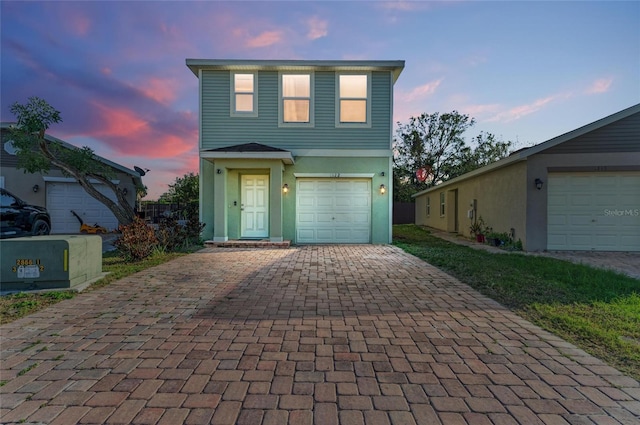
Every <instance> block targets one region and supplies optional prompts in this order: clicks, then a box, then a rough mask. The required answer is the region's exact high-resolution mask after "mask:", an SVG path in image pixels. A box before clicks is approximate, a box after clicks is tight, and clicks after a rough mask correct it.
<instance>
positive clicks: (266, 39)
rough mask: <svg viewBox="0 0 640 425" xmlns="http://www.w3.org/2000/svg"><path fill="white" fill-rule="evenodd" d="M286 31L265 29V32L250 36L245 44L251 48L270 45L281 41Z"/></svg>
mask: <svg viewBox="0 0 640 425" xmlns="http://www.w3.org/2000/svg"><path fill="white" fill-rule="evenodd" d="M283 36H284V32H283V31H281V30H274V31H264V32H263V33H261V34H259V35H257V36H255V37H251V38H249V39H248V40H247V41H246V43H245V45H246V46H247V47H250V48H258V47H268V46H271V45H273V44H276V43H280V42H281V41H282V39H283Z"/></svg>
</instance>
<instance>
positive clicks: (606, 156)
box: [526, 151, 640, 251]
mask: <svg viewBox="0 0 640 425" xmlns="http://www.w3.org/2000/svg"><path fill="white" fill-rule="evenodd" d="M547 152H548V151H545V153H540V154H537V155H532V156H531V157H529V158H528V160H527V162H528V168H527V182H526V188H527V217H528V220H527V234H528V235H529V238H528V240H527V245H526V250H527V251H543V250H546V249H547V188H546V185H543V187H542V190H537V189H536V188H535V184H534V181H535V179H536V178H539V179H541V180H542V181H543V182H545V183H546V182H547V181H548V180H549V179H548V173H549V172H562V171H584V172H593V173H598V172H603V171H638V170H640V152H637V151H636V152H618V153H581V154H568V153H567V154H549V153H547Z"/></svg>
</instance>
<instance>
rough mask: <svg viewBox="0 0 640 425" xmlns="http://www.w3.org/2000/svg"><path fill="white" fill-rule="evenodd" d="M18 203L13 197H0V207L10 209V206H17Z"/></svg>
mask: <svg viewBox="0 0 640 425" xmlns="http://www.w3.org/2000/svg"><path fill="white" fill-rule="evenodd" d="M17 203H18V201H17V200H16V198H14V197H13V196H11V195H9V194H7V193H3V194H2V195H0V207H10V206H12V205H15V204H17Z"/></svg>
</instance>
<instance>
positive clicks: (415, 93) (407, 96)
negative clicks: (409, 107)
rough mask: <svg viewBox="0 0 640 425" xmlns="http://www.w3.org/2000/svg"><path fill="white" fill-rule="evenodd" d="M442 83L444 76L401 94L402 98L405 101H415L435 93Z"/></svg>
mask: <svg viewBox="0 0 640 425" xmlns="http://www.w3.org/2000/svg"><path fill="white" fill-rule="evenodd" d="M440 83H442V78H440V79H439V80H435V81H430V82H428V83H426V84H422V85H420V86H418V87H414V88H413V89H412V90H411V91H410V92H408V93H402V94H400V98H401V99H402V100H403V101H404V102H413V101H414V100H418V99H422V98H424V97H426V96H429V95H432V94H433V93H435V91H436V90H437V88H438V87H439V86H440Z"/></svg>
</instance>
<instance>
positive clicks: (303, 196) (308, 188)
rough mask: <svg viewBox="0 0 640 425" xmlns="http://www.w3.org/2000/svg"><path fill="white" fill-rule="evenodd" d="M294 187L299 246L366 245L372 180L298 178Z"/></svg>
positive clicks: (368, 231)
mask: <svg viewBox="0 0 640 425" xmlns="http://www.w3.org/2000/svg"><path fill="white" fill-rule="evenodd" d="M297 188H298V191H297V193H298V195H297V200H296V209H297V212H296V238H297V242H298V243H368V242H369V240H370V234H371V180H368V179H346V178H342V179H330V178H329V179H323V178H319V179H298V181H297ZM301 189H303V190H301ZM311 199H312V200H311Z"/></svg>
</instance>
